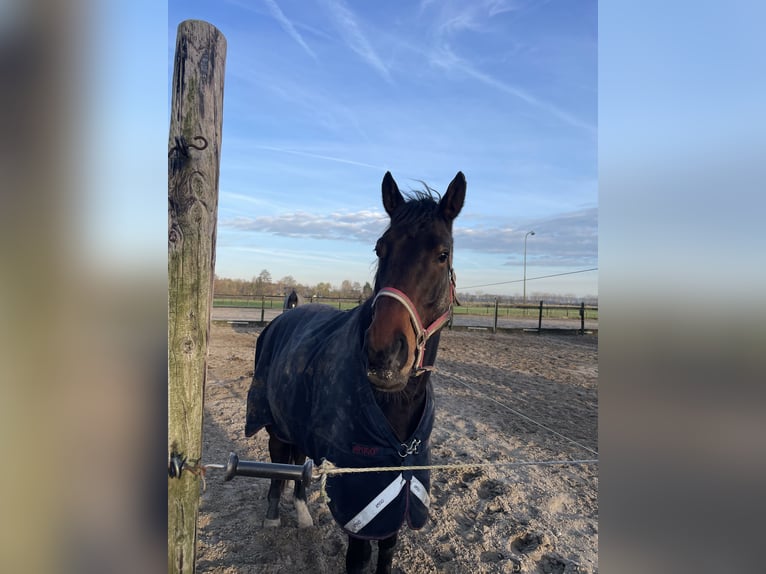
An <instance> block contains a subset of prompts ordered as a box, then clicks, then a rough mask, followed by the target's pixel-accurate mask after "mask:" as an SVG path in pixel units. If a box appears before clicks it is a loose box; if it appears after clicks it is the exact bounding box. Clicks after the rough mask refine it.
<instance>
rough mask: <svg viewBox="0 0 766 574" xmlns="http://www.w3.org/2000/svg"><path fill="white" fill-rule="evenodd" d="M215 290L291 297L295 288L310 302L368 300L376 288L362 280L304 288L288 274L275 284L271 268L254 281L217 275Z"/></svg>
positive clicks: (217, 291)
mask: <svg viewBox="0 0 766 574" xmlns="http://www.w3.org/2000/svg"><path fill="white" fill-rule="evenodd" d="M213 289H214V292H215V293H216V294H220V295H250V296H261V295H280V296H282V295H287V294H288V293H289V292H290V291H292V290H293V289H295V292H296V293H297V294H298V295H301V296H302V297H303V298H305V299H307V300H310V299H311V297H343V298H347V299H359V298H361V299H367V298H368V297H369V296H370V295H372V285H370V283H369V281H368V282H366V283H365V284H364V285H362V284H360V283H359V282H358V281H351V280H350V279H344V280H343V282H342V283H341V284H340V286H339V287H336V286H334V285H331V284H330V283H325V282H322V283H317V284H316V285H304V284H303V283H298V281H296V280H295V278H294V277H293V276H292V275H286V276H285V277H282V278H281V279H279V280H277V281H274V280H273V279H272V277H271V273H269V271H268V269H264V270H262V271H261V272H260V273H259V274H258V275H257V276H255V277H253V278H252V279H251V280H249V281H248V280H247V279H227V278H225V277H218V275H216V276H215V280H214V284H213Z"/></svg>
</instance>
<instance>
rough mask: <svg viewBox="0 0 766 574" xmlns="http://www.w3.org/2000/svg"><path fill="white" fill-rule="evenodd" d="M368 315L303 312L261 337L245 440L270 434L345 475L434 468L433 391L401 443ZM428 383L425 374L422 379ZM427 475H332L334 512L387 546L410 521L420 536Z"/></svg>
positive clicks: (317, 308) (365, 310)
mask: <svg viewBox="0 0 766 574" xmlns="http://www.w3.org/2000/svg"><path fill="white" fill-rule="evenodd" d="M370 316H371V312H370V308H369V306H368V305H360V306H359V307H356V308H355V309H352V310H350V311H339V310H337V309H334V308H333V307H330V306H327V305H321V304H310V305H304V306H301V307H297V308H295V309H294V310H292V311H290V312H289V313H285V314H283V315H280V316H279V317H278V318H277V319H275V320H274V321H272V322H271V323H270V324H269V325H268V326H267V327H266V329H264V331H263V332H262V333H261V335H260V336H259V337H258V343H257V346H256V353H255V373H254V375H253V382H252V385H251V386H250V390H249V392H248V395H247V417H246V424H245V435H246V436H252V435H253V434H255V433H256V432H257V431H258V430H259V429H261V428H263V427H265V426H268V425H270V426H271V432H272V433H274V434H275V435H276V436H277V437H278V438H279V439H280V440H282V441H283V442H287V443H291V444H294V445H296V446H297V447H298V448H299V449H300V450H301V451H303V452H304V453H306V455H307V456H309V457H310V458H312V459H313V460H314V461H315V463H317V464H320V463H321V461H322V459H324V458H326V459H327V460H328V461H331V462H332V463H334V464H335V465H336V466H338V467H375V466H412V465H418V466H423V465H428V464H430V460H431V458H430V449H429V438H430V436H431V429H432V428H433V421H434V402H433V390H432V387H431V382H430V380H429V381H428V382H427V383H426V384H427V392H426V395H427V396H426V404H425V408H424V409H423V413H422V416H421V418H420V421H419V424H418V426H417V428H416V430H415V432H414V433H413V435H412V436H411V437H409V438H408V439H407V441H406V442H405V443H402V442H401V441H399V440H398V439H397V438H396V435H395V434H394V432H393V430H392V429H391V427H390V425H389V423H388V420H387V419H386V418H385V416H384V414H383V412H382V411H381V409H380V407H379V406H378V403H377V402H376V400H375V397H374V395H373V391H372V388H371V384H370V382H369V380H368V379H367V358H366V353H365V352H364V332H365V329H366V328H367V326H368V325H369V322H370ZM424 376H427V375H424ZM429 491H430V475H429V472H428V471H427V470H422V471H421V470H418V471H402V472H398V473H397V472H375V473H359V474H341V475H334V476H333V475H331V476H329V477H328V480H327V494H328V496H329V498H330V502H329V507H330V511H331V512H332V515H333V517H334V518H335V520H336V522H338V524H339V525H340V526H341V527H342V528H343V529H344V530H345V531H346V532H347V533H348V534H350V535H351V536H355V537H358V538H367V539H376V540H379V539H382V538H387V537H388V536H390V535H392V534H394V533H395V532H397V531H398V530H399V528H400V527H401V526H402V524H403V522H404V521H405V520H406V521H407V524H408V525H409V526H410V528H413V529H419V528H422V527H423V525H424V524H425V522H426V519H427V517H428V507H429V494H428V493H429Z"/></svg>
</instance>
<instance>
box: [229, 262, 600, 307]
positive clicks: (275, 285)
mask: <svg viewBox="0 0 766 574" xmlns="http://www.w3.org/2000/svg"><path fill="white" fill-rule="evenodd" d="M214 289H215V293H216V294H220V295H248V296H261V295H272V296H275V295H279V296H284V295H287V294H288V293H289V292H290V291H291V290H292V289H295V292H296V293H297V294H298V295H300V296H302V297H303V298H304V299H306V300H311V298H312V297H342V298H344V299H360V298H361V299H362V300H364V299H367V298H369V297H370V295H372V285H370V283H369V281H368V282H366V283H365V284H364V285H361V284H360V283H359V282H358V281H351V280H350V279H344V280H343V281H342V282H341V284H340V286H338V287H336V286H334V285H331V284H330V283H324V282H322V283H317V284H316V285H304V284H303V283H298V281H296V280H295V278H294V277H293V276H292V275H286V276H285V277H282V278H281V279H279V280H277V281H274V280H273V279H272V277H271V273H269V271H268V269H263V270H262V271H261V272H260V273H259V274H258V275H257V276H255V277H253V278H252V279H251V280H249V281H248V280H246V279H226V278H223V277H218V276H217V275H216V276H215V284H214ZM495 299H498V301H499V303H500V304H502V305H519V304H521V303H522V302H523V298H522V296H521V295H493V294H491V293H482V292H477V293H464V292H462V291H461V292H460V300H461V301H463V302H465V303H492V304H494V302H495ZM539 301H545V303H546V304H554V305H579V304H580V303H585V304H586V305H589V306H593V307H597V306H598V297H597V296H594V295H590V296H585V297H576V296H575V295H571V294H565V295H561V294H559V293H539V292H533V293H531V294H527V304H528V305H534V304H536V303H538V302H539Z"/></svg>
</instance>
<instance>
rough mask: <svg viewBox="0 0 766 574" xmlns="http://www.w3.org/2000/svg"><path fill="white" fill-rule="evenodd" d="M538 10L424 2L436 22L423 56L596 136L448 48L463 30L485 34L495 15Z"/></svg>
mask: <svg viewBox="0 0 766 574" xmlns="http://www.w3.org/2000/svg"><path fill="white" fill-rule="evenodd" d="M535 7H537V8H539V6H538V5H537V4H535V5H532V4H529V5H520V4H519V3H517V2H508V1H505V0H484V1H477V2H462V1H461V2H440V3H431V2H427V3H423V4H421V11H424V10H427V9H433V10H436V11H438V13H437V14H435V15H434V18H435V23H434V24H433V25H432V28H431V32H432V36H433V37H432V46H433V47H432V48H431V49H430V51H429V52H428V53H427V54H426V57H427V58H428V59H429V60H430V62H431V63H432V64H434V65H436V66H438V67H441V68H444V69H446V70H449V71H457V72H459V73H462V74H465V75H467V76H469V77H471V78H473V79H475V80H478V81H479V82H481V83H483V84H484V85H486V86H489V87H491V88H493V89H495V90H499V91H501V92H504V93H506V94H508V95H510V96H513V97H514V98H517V99H519V100H521V101H523V102H524V103H526V104H528V105H530V106H533V107H536V108H538V109H540V110H542V111H543V112H545V113H547V114H550V115H552V116H554V117H556V118H558V119H559V120H561V121H562V122H564V123H566V124H568V125H571V126H574V127H577V128H580V129H584V130H586V131H588V132H590V133H591V134H593V135H595V133H596V127H595V126H593V125H591V124H589V123H588V122H586V121H583V120H582V119H580V118H578V117H577V116H575V115H574V114H571V113H570V112H568V111H566V110H564V109H561V108H560V107H559V106H556V105H554V104H552V103H550V102H547V101H545V100H543V99H541V98H539V97H537V96H535V95H533V94H531V93H530V92H529V91H527V90H524V89H522V88H520V87H519V86H516V85H513V84H509V83H507V82H504V81H502V80H499V79H498V78H496V77H494V76H492V75H491V74H488V73H486V72H483V71H481V70H480V69H478V68H477V67H475V66H473V65H471V64H470V63H469V62H468V61H466V60H465V59H464V58H461V57H460V56H458V55H457V54H456V53H455V52H454V51H453V50H452V48H451V45H452V44H453V43H455V41H456V40H455V38H456V36H457V35H458V34H460V33H461V32H465V31H470V32H473V33H474V34H483V33H486V32H487V30H488V29H489V26H490V21H491V20H492V19H493V18H495V17H496V16H498V15H501V14H504V13H507V12H516V13H522V12H525V11H527V10H529V9H532V8H535Z"/></svg>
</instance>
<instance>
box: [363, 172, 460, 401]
mask: <svg viewBox="0 0 766 574" xmlns="http://www.w3.org/2000/svg"><path fill="white" fill-rule="evenodd" d="M465 190H466V181H465V176H464V175H463V174H462V172H458V173H457V175H456V176H455V178H454V179H453V180H452V182H451V183H450V184H449V187H448V188H447V192H446V193H445V194H444V196H443V197H442V198H441V199H438V200H437V198H434V197H433V195H432V194H431V193H428V192H425V193H422V192H418V193H415V194H414V195H413V196H412V197H410V198H408V199H405V197H404V196H403V195H402V194H401V192H400V191H399V188H398V187H397V185H396V182H395V181H394V178H393V177H392V176H391V174H390V173H386V175H385V176H384V177H383V184H382V195H383V207H384V208H385V210H386V213H388V216H389V218H390V223H389V226H388V228H387V229H386V231H385V232H384V233H383V235H382V236H381V237H380V238H379V239H378V242H377V244H376V246H375V253H376V254H377V256H378V270H377V274H376V277H375V293H374V299H373V303H372V307H373V314H372V322H371V323H370V326H369V328H368V329H367V332H366V333H365V345H366V351H367V360H368V373H367V375H368V378H369V380H370V382H371V383H372V384H373V385H375V387H376V388H377V389H378V390H381V391H388V392H398V391H401V390H402V389H404V388H405V387H406V386H407V383H408V381H409V379H410V377H411V376H413V375H418V374H420V373H422V372H423V370H424V369H425V368H427V367H428V365H423V361H424V353H425V346H426V342H427V340H428V338H429V337H430V336H431V335H432V334H433V333H435V332H436V331H438V330H439V328H441V326H442V325H444V323H445V322H446V321H447V318H448V317H449V312H450V308H451V306H452V303H453V300H454V295H455V292H454V272H453V270H452V245H453V242H452V222H453V221H454V220H455V218H456V217H457V216H458V214H459V213H460V210H461V208H462V207H463V201H464V200H465ZM429 191H430V190H429Z"/></svg>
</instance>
